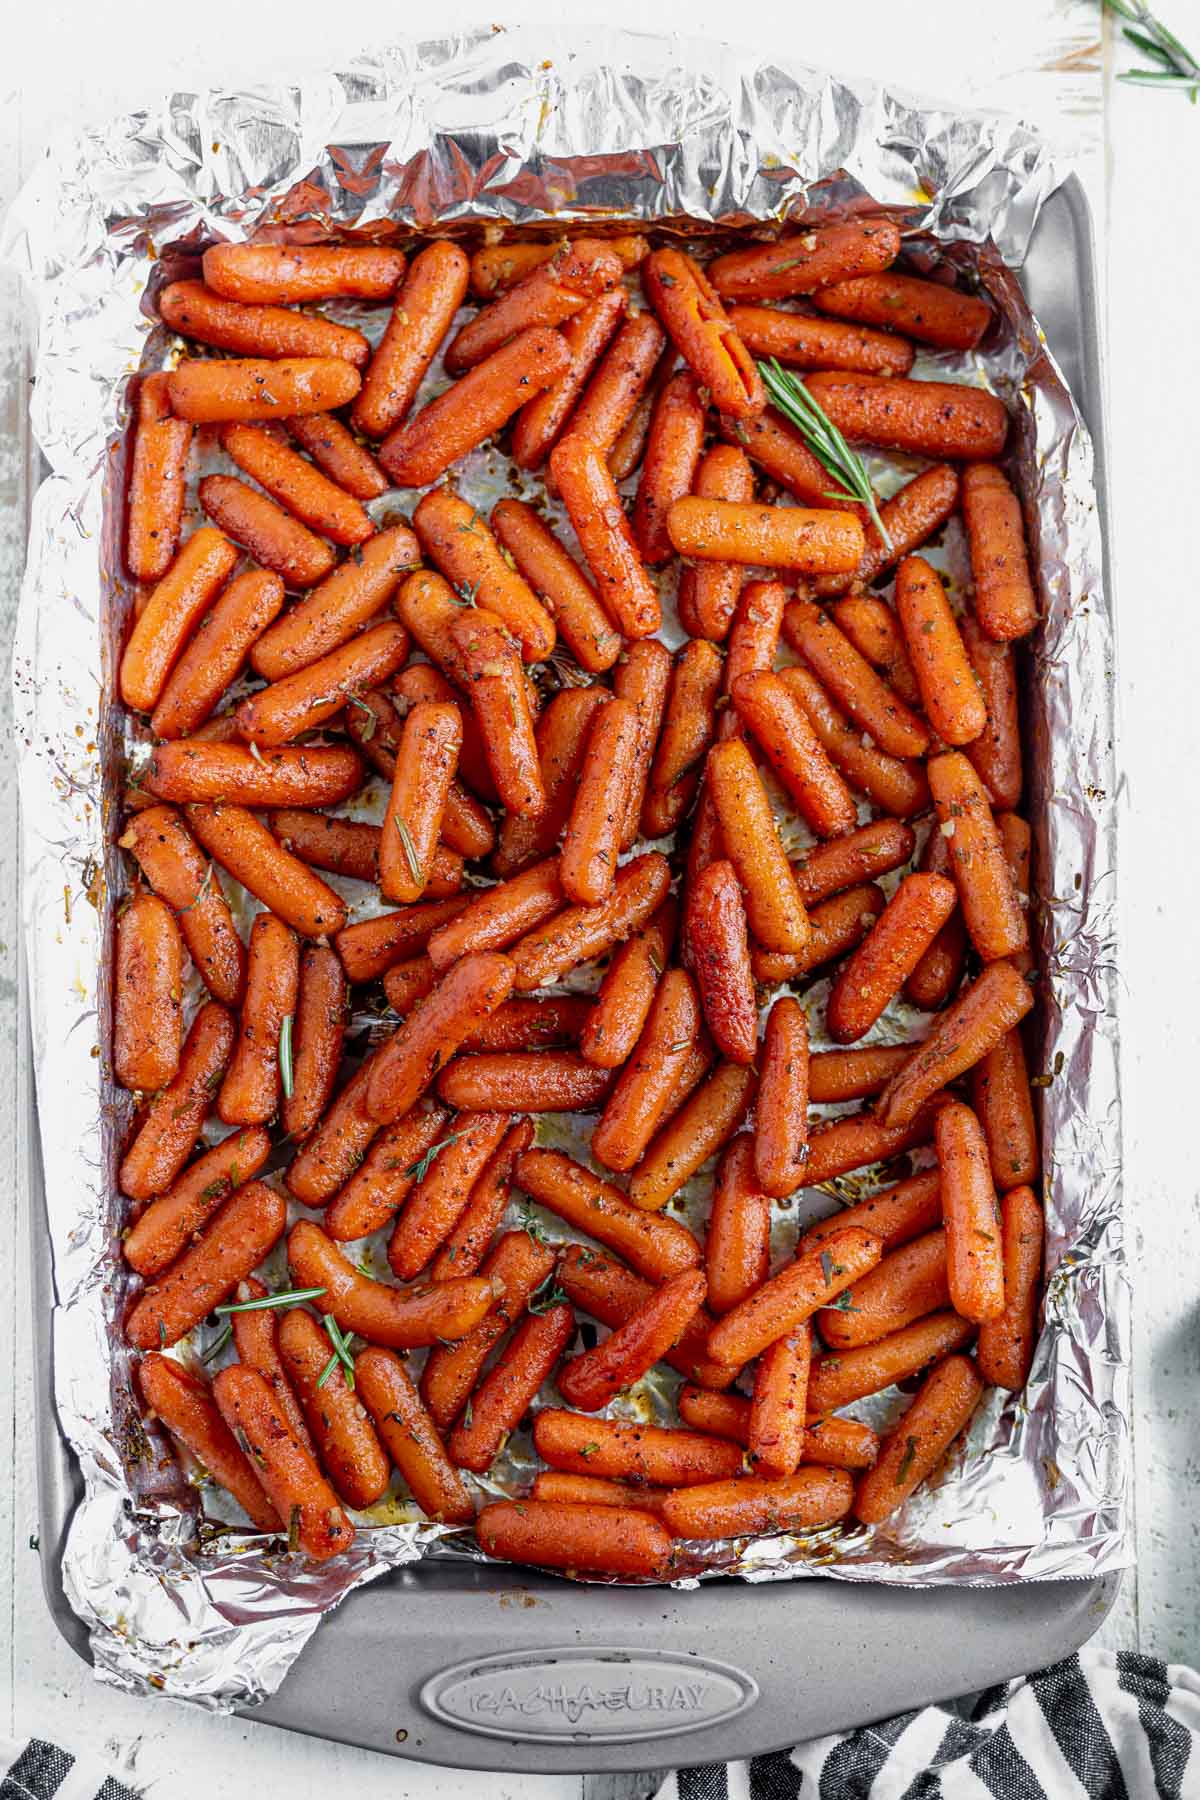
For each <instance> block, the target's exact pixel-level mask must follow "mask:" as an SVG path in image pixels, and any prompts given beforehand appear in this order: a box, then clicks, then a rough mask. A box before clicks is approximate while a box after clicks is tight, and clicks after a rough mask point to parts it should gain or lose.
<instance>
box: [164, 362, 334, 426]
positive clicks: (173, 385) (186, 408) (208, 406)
mask: <svg viewBox="0 0 1200 1800" xmlns="http://www.w3.org/2000/svg"><path fill="white" fill-rule="evenodd" d="M358 389H359V374H358V370H357V369H355V368H353V367H352V365H351V364H350V363H348V362H345V361H344V360H343V359H342V358H341V357H339V356H289V357H278V358H276V359H275V360H273V361H272V360H269V359H266V358H259V357H246V358H243V359H240V360H237V361H233V360H218V361H213V362H195V361H187V362H181V363H180V364H179V365H178V367H177V368H175V369H172V371H171V373H170V375H169V376H168V377H167V392H168V394H169V395H170V399H171V411H172V412H173V413H174V414H175V416H176V418H179V419H190V420H192V421H193V423H195V424H197V425H220V424H224V423H225V422H226V421H235V420H252V419H289V418H291V417H292V415H293V414H299V413H320V412H332V411H333V409H334V408H335V407H337V406H344V405H345V404H346V402H347V400H353V398H354V396H355V395H356V394H357V392H358Z"/></svg>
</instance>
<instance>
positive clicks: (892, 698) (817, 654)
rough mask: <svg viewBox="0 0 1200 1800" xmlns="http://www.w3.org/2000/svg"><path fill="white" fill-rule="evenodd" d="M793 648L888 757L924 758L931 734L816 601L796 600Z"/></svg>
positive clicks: (788, 630)
mask: <svg viewBox="0 0 1200 1800" xmlns="http://www.w3.org/2000/svg"><path fill="white" fill-rule="evenodd" d="M783 630H784V635H785V636H786V638H787V640H788V642H789V644H791V645H792V647H793V649H795V650H798V651H799V652H800V654H801V656H803V658H804V660H805V662H806V663H807V664H808V665H809V667H810V668H811V669H812V671H813V673H814V674H815V675H816V676H817V678H818V680H819V681H821V682H822V683H823V684H824V686H825V687H826V688H828V690H829V691H830V693H831V694H833V696H834V698H835V699H836V700H838V701H840V702H841V704H842V706H844V707H845V709H846V711H847V712H848V713H849V715H850V717H851V718H852V719H853V720H854V722H855V724H856V725H859V726H861V727H862V729H863V730H864V731H866V732H869V733H870V735H871V737H872V738H873V739H874V740H875V742H876V743H877V744H878V746H879V748H880V749H881V750H883V751H884V752H885V753H886V754H887V755H888V756H897V757H906V756H923V755H924V753H925V751H926V750H927V749H928V748H929V742H930V737H929V728H928V726H926V725H925V724H924V723H923V722H922V721H921V720H920V719H919V718H918V717H917V716H916V714H915V713H913V712H912V711H910V709H909V708H908V707H907V706H905V704H904V702H903V700H901V699H900V697H899V695H898V694H894V693H893V692H892V690H891V689H890V688H889V687H888V685H887V683H886V682H884V681H881V680H880V678H879V676H878V675H876V673H875V671H874V669H872V667H871V665H870V664H869V663H868V662H867V660H866V658H865V657H863V656H862V655H860V654H859V652H858V651H857V650H856V649H855V648H854V645H853V644H852V643H851V642H850V640H849V638H848V637H846V635H845V633H844V632H841V631H839V630H838V628H837V626H836V625H835V624H834V622H833V620H832V619H831V618H830V617H829V615H828V613H825V612H822V611H821V608H820V607H819V606H816V605H815V604H814V603H813V602H812V601H811V600H794V601H793V602H792V604H791V605H790V606H789V607H788V609H787V611H786V612H785V613H784V615H783Z"/></svg>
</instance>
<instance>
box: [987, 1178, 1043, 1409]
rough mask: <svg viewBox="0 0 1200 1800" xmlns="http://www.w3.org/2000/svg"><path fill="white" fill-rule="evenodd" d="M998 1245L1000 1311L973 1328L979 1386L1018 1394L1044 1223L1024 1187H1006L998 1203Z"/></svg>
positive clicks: (1033, 1339)
mask: <svg viewBox="0 0 1200 1800" xmlns="http://www.w3.org/2000/svg"><path fill="white" fill-rule="evenodd" d="M1000 1218H1001V1236H1002V1239H1003V1244H1004V1311H1003V1312H1002V1313H1001V1314H1000V1316H999V1318H997V1319H988V1320H987V1321H986V1322H985V1323H984V1324H983V1325H981V1326H980V1328H979V1350H978V1355H977V1359H976V1360H977V1364H978V1368H979V1373H980V1374H981V1375H982V1376H983V1379H984V1380H985V1381H991V1382H994V1383H995V1384H996V1386H997V1387H1002V1388H1011V1389H1012V1390H1013V1392H1014V1393H1015V1392H1019V1391H1020V1389H1021V1388H1023V1387H1024V1386H1025V1383H1026V1382H1027V1381H1028V1379H1029V1370H1030V1366H1031V1365H1032V1362H1033V1352H1034V1349H1035V1347H1036V1345H1037V1304H1038V1283H1039V1282H1040V1281H1041V1278H1042V1240H1043V1238H1044V1236H1045V1229H1046V1225H1045V1219H1044V1218H1043V1216H1042V1209H1041V1207H1040V1206H1039V1204H1038V1202H1037V1199H1036V1198H1035V1196H1034V1192H1033V1189H1032V1188H1030V1187H1017V1188H1012V1189H1011V1190H1010V1191H1009V1192H1008V1193H1007V1194H1005V1196H1004V1198H1003V1200H1002V1201H1001V1202H1000Z"/></svg>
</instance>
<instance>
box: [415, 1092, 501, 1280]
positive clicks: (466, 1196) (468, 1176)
mask: <svg viewBox="0 0 1200 1800" xmlns="http://www.w3.org/2000/svg"><path fill="white" fill-rule="evenodd" d="M512 1124H513V1119H512V1115H511V1114H510V1113H503V1112H475V1113H462V1114H460V1115H459V1117H458V1118H457V1119H456V1120H455V1121H454V1127H455V1129H454V1130H453V1131H452V1132H449V1133H448V1134H447V1135H446V1137H445V1139H444V1148H440V1149H439V1152H438V1154H437V1156H436V1157H435V1158H434V1159H433V1161H432V1162H431V1163H430V1164H429V1166H428V1167H427V1168H426V1169H425V1170H424V1173H423V1174H422V1175H421V1176H420V1179H419V1181H418V1182H417V1185H416V1187H415V1188H414V1189H413V1191H412V1193H411V1194H410V1195H409V1198H408V1202H407V1204H406V1205H405V1207H404V1210H403V1212H402V1213H401V1214H400V1217H399V1218H398V1219H397V1221H396V1224H395V1228H394V1229H393V1231H392V1236H391V1241H390V1242H389V1244H388V1262H389V1264H390V1265H391V1269H392V1273H393V1274H394V1275H395V1276H396V1277H397V1278H398V1279H399V1280H400V1281H412V1280H414V1279H415V1277H416V1276H418V1275H419V1274H420V1273H421V1270H422V1269H424V1268H425V1267H426V1266H427V1265H428V1264H429V1263H430V1262H431V1261H432V1259H433V1257H434V1255H435V1254H436V1252H437V1251H438V1250H439V1249H440V1248H441V1246H442V1244H443V1243H444V1242H445V1241H446V1239H447V1238H448V1237H449V1235H450V1233H451V1232H452V1231H453V1230H454V1227H455V1226H456V1225H457V1223H458V1221H459V1219H460V1218H461V1217H462V1214H463V1212H464V1211H465V1209H466V1207H467V1204H468V1202H469V1201H470V1198H471V1192H472V1189H473V1188H474V1186H475V1183H476V1182H477V1181H478V1179H479V1178H480V1176H481V1175H482V1173H483V1170H484V1168H485V1166H486V1164H487V1163H488V1162H489V1160H490V1159H491V1157H492V1156H493V1155H494V1153H495V1152H496V1150H497V1149H498V1148H499V1145H500V1141H501V1139H502V1138H503V1137H504V1135H505V1133H506V1132H507V1131H508V1130H509V1129H510V1127H511V1126H512ZM467 1272H468V1273H470V1271H467Z"/></svg>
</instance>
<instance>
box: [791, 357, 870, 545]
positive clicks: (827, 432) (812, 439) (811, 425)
mask: <svg viewBox="0 0 1200 1800" xmlns="http://www.w3.org/2000/svg"><path fill="white" fill-rule="evenodd" d="M758 372H759V374H760V375H761V376H762V378H763V386H764V387H765V388H766V390H767V393H768V394H769V395H770V397H771V402H772V405H773V406H774V407H775V408H776V410H777V411H779V412H781V413H782V414H783V416H784V418H785V419H786V420H787V421H788V423H789V424H790V425H794V426H795V427H796V430H797V431H798V432H799V433H800V436H801V437H802V438H803V439H804V441H805V443H806V444H807V445H808V447H809V449H810V450H811V451H812V453H813V455H814V456H815V457H816V459H817V461H818V462H819V463H820V465H821V467H822V468H823V469H824V470H825V471H826V473H827V474H829V475H832V476H833V479H834V480H835V481H836V482H837V483H838V486H837V488H836V489H834V490H833V491H831V492H830V493H829V494H827V495H826V498H827V499H829V500H857V501H859V502H860V504H861V505H863V506H865V507H866V509H867V512H868V513H869V514H870V518H871V523H872V525H874V527H875V529H876V531H877V532H878V533H879V535H880V537H881V538H882V539H883V542H884V544H885V545H886V547H887V549H888V550H889V551H890V550H891V549H892V547H893V546H892V540H891V538H890V537H889V536H888V534H887V530H886V529H885V527H884V523H883V520H882V519H881V518H880V516H879V508H878V507H877V506H876V504H875V490H874V488H873V487H872V486H871V478H870V476H869V475H868V474H867V471H866V466H865V464H864V463H863V460H862V457H861V456H859V455H858V453H857V451H854V450H852V449H851V448H850V446H849V444H848V443H847V442H846V440H845V438H844V437H843V436H842V434H841V432H840V431H839V430H838V428H837V426H836V425H835V424H834V422H833V420H832V419H831V418H830V417H829V415H828V414H827V413H826V412H825V410H824V408H823V407H822V406H820V405H818V403H817V401H815V400H814V399H813V397H812V395H811V394H810V393H809V391H808V389H807V388H806V387H805V385H804V383H803V382H802V381H800V380H798V379H797V377H796V376H795V375H793V374H792V372H791V370H790V369H784V368H782V367H781V366H780V364H779V363H777V362H776V360H775V358H774V357H772V358H771V360H770V362H760V363H759V365H758Z"/></svg>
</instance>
